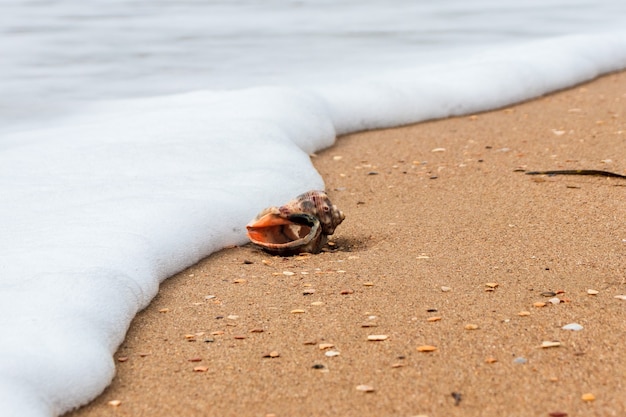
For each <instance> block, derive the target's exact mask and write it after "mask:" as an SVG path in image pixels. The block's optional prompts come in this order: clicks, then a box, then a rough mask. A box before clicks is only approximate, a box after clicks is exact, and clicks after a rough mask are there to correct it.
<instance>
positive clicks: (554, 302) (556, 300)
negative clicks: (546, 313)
mask: <svg viewBox="0 0 626 417" xmlns="http://www.w3.org/2000/svg"><path fill="white" fill-rule="evenodd" d="M548 302H549V303H552V304H554V305H557V304H561V299H560V298H559V297H553V298H550V299H549V300H548Z"/></svg>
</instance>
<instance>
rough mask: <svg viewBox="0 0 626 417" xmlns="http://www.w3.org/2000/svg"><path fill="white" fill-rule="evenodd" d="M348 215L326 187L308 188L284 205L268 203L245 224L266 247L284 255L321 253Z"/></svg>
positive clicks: (257, 242) (258, 244)
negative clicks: (339, 206) (272, 205)
mask: <svg viewBox="0 0 626 417" xmlns="http://www.w3.org/2000/svg"><path fill="white" fill-rule="evenodd" d="M344 218H345V216H344V214H343V212H342V211H341V210H339V209H338V208H337V206H335V205H333V204H332V203H331V202H330V199H329V198H328V195H326V193H325V192H324V191H308V192H306V193H304V194H301V195H299V196H298V197H296V198H295V199H293V200H291V201H290V202H288V203H287V204H285V205H283V206H281V207H269V208H266V209H265V210H263V211H262V212H261V213H259V214H258V216H256V218H255V219H254V220H252V221H251V222H250V223H249V224H248V225H247V226H246V228H247V229H248V237H249V238H250V240H251V241H252V243H254V244H255V245H257V246H259V247H261V248H262V249H264V250H265V251H267V252H269V253H272V254H276V255H282V256H289V255H295V254H298V253H302V252H311V253H318V252H319V251H320V250H321V249H322V247H323V246H324V244H325V243H326V240H327V236H329V235H332V234H333V233H334V232H335V228H337V226H339V224H341V222H342V221H343V220H344Z"/></svg>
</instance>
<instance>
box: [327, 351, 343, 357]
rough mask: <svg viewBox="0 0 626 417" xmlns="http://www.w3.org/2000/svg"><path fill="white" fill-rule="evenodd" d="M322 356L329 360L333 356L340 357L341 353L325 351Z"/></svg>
mask: <svg viewBox="0 0 626 417" xmlns="http://www.w3.org/2000/svg"><path fill="white" fill-rule="evenodd" d="M324 355H326V356H328V357H329V358H334V357H335V356H339V355H341V353H339V352H337V351H336V350H327V351H326V352H324Z"/></svg>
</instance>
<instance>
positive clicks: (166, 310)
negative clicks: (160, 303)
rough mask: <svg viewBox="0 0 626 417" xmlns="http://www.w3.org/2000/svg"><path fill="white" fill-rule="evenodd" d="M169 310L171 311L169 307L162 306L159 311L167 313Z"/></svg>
mask: <svg viewBox="0 0 626 417" xmlns="http://www.w3.org/2000/svg"><path fill="white" fill-rule="evenodd" d="M168 311H170V309H169V308H162V309H160V310H159V313H167V312H168Z"/></svg>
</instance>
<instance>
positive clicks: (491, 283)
mask: <svg viewBox="0 0 626 417" xmlns="http://www.w3.org/2000/svg"><path fill="white" fill-rule="evenodd" d="M485 286H486V287H487V288H498V287H499V286H500V284H498V283H497V282H488V283H486V284H485Z"/></svg>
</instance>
